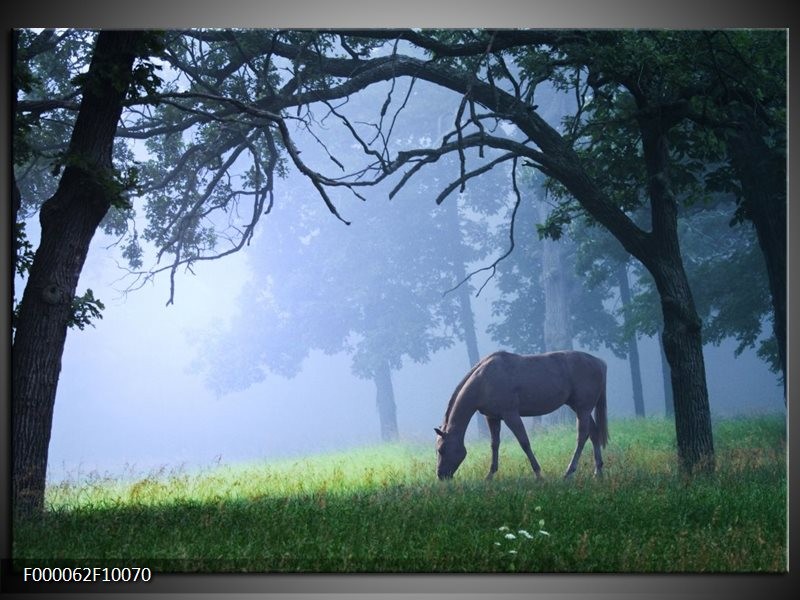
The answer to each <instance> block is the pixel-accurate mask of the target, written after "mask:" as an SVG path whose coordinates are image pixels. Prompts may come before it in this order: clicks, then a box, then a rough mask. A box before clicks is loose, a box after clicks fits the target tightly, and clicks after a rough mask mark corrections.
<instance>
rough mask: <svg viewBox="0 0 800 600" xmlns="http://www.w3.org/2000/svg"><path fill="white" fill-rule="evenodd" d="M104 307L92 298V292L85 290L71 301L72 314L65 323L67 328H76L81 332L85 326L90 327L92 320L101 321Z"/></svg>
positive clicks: (92, 324)
mask: <svg viewBox="0 0 800 600" xmlns="http://www.w3.org/2000/svg"><path fill="white" fill-rule="evenodd" d="M104 309H105V305H104V304H103V303H102V302H101V301H100V300H99V299H97V298H95V297H94V292H92V290H91V289H87V290H86V291H85V292H84V293H83V295H81V296H75V298H73V299H72V314H71V315H70V317H69V320H68V321H67V326H68V327H77V328H78V329H80V330H81V331H83V329H84V328H85V327H86V326H87V325H91V326H92V327H94V323H92V320H93V319H102V318H103V315H102V312H101V311H103V310H104Z"/></svg>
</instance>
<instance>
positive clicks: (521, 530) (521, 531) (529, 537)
mask: <svg viewBox="0 0 800 600" xmlns="http://www.w3.org/2000/svg"><path fill="white" fill-rule="evenodd" d="M517 533H519V534H520V535H521V536H524V537H526V538H528V539H529V540H532V539H533V536H532V535H531V534H530V533H528V532H527V531H525V530H524V529H520V530H519V531H518V532H517Z"/></svg>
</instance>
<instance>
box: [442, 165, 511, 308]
mask: <svg viewBox="0 0 800 600" xmlns="http://www.w3.org/2000/svg"><path fill="white" fill-rule="evenodd" d="M511 187H512V188H513V190H514V195H515V196H516V198H517V200H516V202H514V210H512V211H511V223H510V224H509V227H508V237H509V242H510V243H509V246H508V250H506V251H505V252H504V253H503V255H502V256H500V257H499V258H498V259H497V260H495V261H494V262H493V263H492V264H491V265H489V266H486V267H481V268H480V269H476V270H475V271H472V272H471V273H469V274H468V275H467V276H466V277H464V279H462V280H461V281H459V282H458V283H457V284H456V285H455V286H453V287H452V288H450V289H449V290H447V291H446V292H444V294H442V296H446V295H447V294H449V293H450V292H454V291H455V290H457V289H458V288H459V287H461V286H462V285H464V284H465V283H466V282H467V281H469V280H470V279H471V278H472V277H473V276H475V275H477V274H478V273H481V272H483V271H491V273H490V274H489V276H488V277H487V278H486V280H485V281H484V282H483V284H481V287H479V288H478V291H477V292H476V293H475V297H476V298H477V297H478V296H480V295H481V292H482V291H483V288H485V287H486V285H487V284H488V283H489V281H490V280H491V279H492V278H493V277H494V276H495V274H496V273H497V265H498V264H500V262H501V261H503V260H505V259H506V258H508V257H509V256H510V255H511V253H512V252H513V251H514V224H515V223H516V220H517V209H519V205H520V204H521V203H522V196H521V195H520V193H519V188H518V187H517V157H516V156H515V157H514V163H513V165H512V167H511Z"/></svg>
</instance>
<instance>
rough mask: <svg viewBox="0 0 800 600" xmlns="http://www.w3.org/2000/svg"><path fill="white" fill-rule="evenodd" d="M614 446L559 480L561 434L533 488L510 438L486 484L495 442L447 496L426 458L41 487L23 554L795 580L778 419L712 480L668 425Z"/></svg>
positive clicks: (547, 442)
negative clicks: (692, 473)
mask: <svg viewBox="0 0 800 600" xmlns="http://www.w3.org/2000/svg"><path fill="white" fill-rule="evenodd" d="M611 436H612V438H611V442H610V443H609V446H608V448H607V449H606V452H605V455H604V459H605V463H606V475H605V477H603V478H602V479H599V480H598V479H595V478H593V477H592V476H591V472H592V468H591V467H592V465H591V459H590V456H591V449H590V448H589V449H588V450H589V451H588V452H586V453H585V454H586V455H585V456H584V458H583V460H582V461H581V467H580V468H579V472H578V474H577V476H576V477H575V478H574V479H573V480H571V481H563V480H562V479H561V473H562V472H563V470H564V468H565V467H566V465H567V462H568V461H569V458H570V455H571V452H572V450H573V446H574V430H573V429H572V428H571V427H563V428H562V427H559V428H556V429H553V430H550V431H547V432H543V433H537V434H536V435H535V437H534V440H533V445H534V450H535V452H536V454H537V457H538V458H539V461H540V463H542V465H543V470H544V473H545V479H544V480H543V481H538V482H537V481H534V480H533V478H532V477H531V474H530V466H529V465H528V464H527V460H526V459H525V458H524V455H523V454H522V451H521V450H520V448H519V446H518V445H517V444H516V442H515V441H513V440H510V439H508V440H504V442H503V445H502V446H501V456H500V471H499V472H498V474H497V476H496V478H495V479H494V480H493V481H491V482H486V481H484V480H483V476H484V475H485V472H486V470H487V469H488V464H489V458H490V457H489V449H488V443H486V442H475V443H473V444H471V445H469V446H468V450H469V455H468V457H467V459H466V460H465V462H464V464H463V465H462V467H461V469H459V471H458V472H457V474H456V477H455V479H454V480H453V481H451V482H448V483H440V482H439V481H437V480H436V478H435V473H434V470H435V454H434V451H433V444H432V443H431V444H426V445H424V446H419V445H408V444H392V445H385V446H378V447H372V448H363V449H359V450H353V451H348V452H342V453H339V454H333V455H326V456H317V457H310V458H305V459H302V460H282V461H277V462H272V463H264V464H249V465H239V466H221V467H217V468H214V469H210V470H207V471H206V472H202V473H194V474H189V473H182V472H175V473H154V474H152V475H151V476H148V477H144V478H140V479H138V480H136V481H127V482H126V481H120V480H110V479H99V478H97V479H94V480H91V481H84V482H72V483H70V482H67V483H62V484H59V485H56V486H52V487H50V488H49V489H48V491H47V497H46V502H47V506H48V510H47V512H46V514H45V515H44V517H43V518H40V519H37V520H30V521H19V522H17V523H16V524H15V528H14V541H13V544H14V545H13V553H14V558H15V560H17V561H22V562H24V561H27V560H46V561H56V562H59V563H67V564H74V565H94V564H98V565H109V564H110V563H119V564H125V565H129V566H131V565H138V566H148V567H150V568H151V569H154V570H162V571H214V572H219V571H259V572H261V571H268V572H269V571H279V572H297V571H301V572H308V571H313V572H514V571H524V572H675V571H677V572H754V571H770V572H776V571H784V570H785V569H786V551H787V548H786V544H787V534H786V459H785V444H786V437H785V424H784V420H783V418H780V417H762V418H754V419H739V420H729V421H721V422H719V423H717V424H716V425H715V436H716V437H715V439H716V446H717V464H718V468H717V471H716V473H715V474H714V475H713V476H702V477H697V478H692V479H687V478H685V477H683V476H681V474H680V473H679V472H678V471H677V468H676V465H675V463H676V457H675V454H676V450H675V436H674V426H673V425H672V424H671V423H669V422H667V421H664V420H645V421H640V420H630V421H618V422H612V423H611ZM22 562H19V563H18V564H22Z"/></svg>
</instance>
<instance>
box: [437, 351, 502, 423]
mask: <svg viewBox="0 0 800 600" xmlns="http://www.w3.org/2000/svg"><path fill="white" fill-rule="evenodd" d="M489 356H491V354H490V355H489ZM489 356H485V357H484V358H482V359H481V360H479V361H478V362H476V363H475V364H474V365H473V366H472V368H471V369H470V370H469V371H468V372H467V374H466V375H464V378H463V379H462V380H461V381H459V382H458V385H457V386H456V389H455V390H453V395H452V396H450V402H448V403H447V410H446V411H445V413H444V425H442V429H444V430H445V431H447V424H448V423H449V422H450V413H451V412H452V411H453V406H454V405H455V403H456V398H458V393H459V392H460V391H461V388H463V387H464V384H465V383H467V379H469V378H470V377H471V376H472V374H473V373H474V372H475V369H477V368H478V367H479V366H480V365H481V364H483V361H485V360H486V359H487V358H489Z"/></svg>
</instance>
